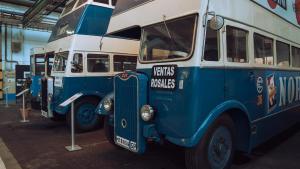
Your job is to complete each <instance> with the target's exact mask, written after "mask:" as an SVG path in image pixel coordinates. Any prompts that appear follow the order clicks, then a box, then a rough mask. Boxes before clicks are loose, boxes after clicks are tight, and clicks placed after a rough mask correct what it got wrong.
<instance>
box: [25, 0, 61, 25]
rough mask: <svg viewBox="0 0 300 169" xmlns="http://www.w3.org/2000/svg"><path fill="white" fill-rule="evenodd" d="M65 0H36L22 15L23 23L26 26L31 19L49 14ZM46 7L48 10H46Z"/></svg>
mask: <svg viewBox="0 0 300 169" xmlns="http://www.w3.org/2000/svg"><path fill="white" fill-rule="evenodd" d="M65 2H66V0H37V1H36V2H35V3H34V4H33V6H32V7H31V8H29V9H28V10H27V11H26V12H25V14H24V17H23V21H22V23H23V25H24V27H27V26H28V25H30V22H31V21H37V20H40V19H41V18H42V17H43V16H45V15H49V14H50V13H51V12H52V11H54V10H55V9H56V8H57V7H59V6H61V5H62V4H64V3H65ZM47 9H48V10H49V9H51V10H49V11H50V12H47Z"/></svg>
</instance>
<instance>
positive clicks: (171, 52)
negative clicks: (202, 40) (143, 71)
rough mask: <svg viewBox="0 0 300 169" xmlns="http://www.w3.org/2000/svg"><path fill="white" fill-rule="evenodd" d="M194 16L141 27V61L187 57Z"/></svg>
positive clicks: (192, 40)
mask: <svg viewBox="0 0 300 169" xmlns="http://www.w3.org/2000/svg"><path fill="white" fill-rule="evenodd" d="M196 18H197V16H196V15H190V16H186V17H183V18H180V19H176V20H171V21H166V22H162V23H159V24H155V25H150V26H147V27H144V28H142V29H143V30H142V42H141V53H140V57H141V58H140V59H141V61H168V60H178V59H186V58H188V57H189V56H190V55H191V53H192V50H193V43H194V36H195V31H196V29H195V28H196ZM183 26H184V28H183Z"/></svg>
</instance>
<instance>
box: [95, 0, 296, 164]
mask: <svg viewBox="0 0 300 169" xmlns="http://www.w3.org/2000/svg"><path fill="white" fill-rule="evenodd" d="M170 6H172V7H170ZM298 18H299V1H272V0H255V1H254V0H253V1H252V0H223V1H217V0H189V1H182V0H140V1H131V0H123V1H120V2H118V4H117V6H116V9H115V15H114V20H111V22H110V26H109V34H111V35H118V36H126V37H128V36H134V35H135V32H136V30H138V29H140V30H141V44H140V54H139V62H138V64H137V71H136V72H125V73H122V74H119V75H116V76H115V78H114V94H113V95H110V96H107V98H106V99H105V100H103V102H101V104H100V105H99V111H100V114H104V115H107V117H108V119H109V120H108V122H109V123H107V124H108V125H110V126H109V128H110V130H107V131H108V134H107V136H108V138H109V139H110V140H113V142H114V144H117V145H118V146H121V147H123V148H125V149H128V150H130V151H132V152H135V153H140V154H141V153H144V152H145V151H146V149H147V143H148V142H150V141H152V142H153V141H154V142H160V143H161V142H163V141H164V140H166V141H168V142H171V143H173V144H176V145H178V146H182V147H184V148H185V149H186V151H185V160H186V166H187V168H188V169H227V168H230V165H231V163H232V159H233V156H234V152H235V151H237V150H238V151H242V152H247V153H249V152H250V151H251V150H252V149H253V148H254V147H256V146H257V145H259V144H261V143H263V142H265V141H266V140H268V139H270V138H271V137H272V136H274V135H276V134H278V133H280V132H281V131H283V130H284V129H286V128H287V127H289V126H291V125H293V124H295V123H296V122H297V121H299V110H300V109H299V108H300V107H299V106H300V104H299V103H300V25H299V23H298V22H297V19H298Z"/></svg>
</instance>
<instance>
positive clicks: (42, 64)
mask: <svg viewBox="0 0 300 169" xmlns="http://www.w3.org/2000/svg"><path fill="white" fill-rule="evenodd" d="M52 64H53V55H49V54H46V53H45V48H43V47H36V48H32V49H31V50H30V71H31V85H30V93H31V107H32V108H33V109H40V104H41V79H42V78H43V77H45V76H47V75H50V70H51V67H52Z"/></svg>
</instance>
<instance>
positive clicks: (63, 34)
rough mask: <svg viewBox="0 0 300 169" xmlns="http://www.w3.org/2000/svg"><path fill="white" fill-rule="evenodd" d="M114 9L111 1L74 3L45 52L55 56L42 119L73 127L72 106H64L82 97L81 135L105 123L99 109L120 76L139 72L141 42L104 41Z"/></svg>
mask: <svg viewBox="0 0 300 169" xmlns="http://www.w3.org/2000/svg"><path fill="white" fill-rule="evenodd" d="M113 9H114V6H113V2H112V1H111V0H107V1H103V0H101V1H99V0H88V1H81V0H78V1H69V2H68V3H67V5H66V7H65V9H64V11H63V13H62V16H61V18H60V19H59V21H58V23H57V25H56V26H55V28H54V30H53V32H52V35H51V37H50V40H49V43H48V44H47V47H46V50H47V52H51V51H53V52H54V55H55V56H54V64H53V68H52V71H51V77H48V78H47V80H45V81H43V85H42V86H43V88H44V90H43V93H42V98H43V101H42V115H43V116H45V117H49V118H52V119H54V120H56V119H57V117H67V118H66V119H67V122H68V123H69V122H70V118H69V117H70V107H61V106H59V105H60V104H61V103H63V102H64V101H65V100H67V99H68V98H70V97H72V96H73V95H75V94H77V93H82V94H83V96H82V97H81V98H79V99H78V100H77V101H76V102H75V128H76V131H78V132H82V131H89V130H92V129H94V128H96V127H97V126H98V125H99V124H100V123H101V117H100V116H99V115H98V114H97V113H95V108H96V106H97V104H98V103H99V102H100V101H101V99H102V98H104V97H105V95H106V94H108V93H109V92H111V91H112V90H113V77H114V75H115V74H116V72H122V71H124V70H135V69H136V62H137V55H138V49H139V41H133V40H126V39H117V38H113V37H103V35H104V34H105V33H106V30H107V27H108V23H109V20H110V18H111V15H112V11H113ZM96 82H98V83H96Z"/></svg>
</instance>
